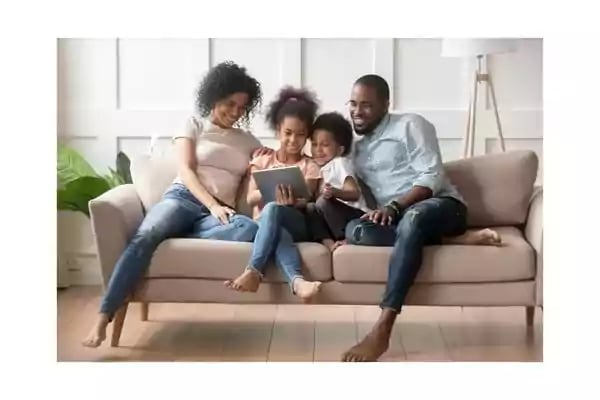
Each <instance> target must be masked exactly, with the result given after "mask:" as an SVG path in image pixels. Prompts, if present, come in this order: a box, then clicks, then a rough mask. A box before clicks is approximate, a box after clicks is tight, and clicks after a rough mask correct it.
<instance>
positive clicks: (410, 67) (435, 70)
mask: <svg viewBox="0 0 600 400" xmlns="http://www.w3.org/2000/svg"><path fill="white" fill-rule="evenodd" d="M440 51H441V40H440V39H396V48H395V62H394V64H395V83H396V84H395V89H396V90H395V93H394V100H395V107H396V108H400V109H406V108H416V109H423V108H433V109H440V108H442V109H448V108H449V109H455V108H466V107H467V104H468V91H467V90H466V85H465V83H466V80H465V78H466V76H467V74H466V72H467V70H466V65H465V61H464V60H462V59H460V58H444V57H440Z"/></svg>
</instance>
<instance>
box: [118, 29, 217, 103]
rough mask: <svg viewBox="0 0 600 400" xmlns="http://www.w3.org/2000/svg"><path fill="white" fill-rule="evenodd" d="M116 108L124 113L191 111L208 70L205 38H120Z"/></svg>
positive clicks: (206, 41)
mask: <svg viewBox="0 0 600 400" xmlns="http://www.w3.org/2000/svg"><path fill="white" fill-rule="evenodd" d="M118 58H119V70H118V72H119V77H118V78H119V106H120V108H122V109H126V110H181V109H184V110H188V109H189V110H193V106H194V93H195V90H196V87H197V85H198V82H199V80H200V78H201V77H202V76H203V75H204V73H205V72H206V71H207V70H208V40H207V39H120V40H119V41H118Z"/></svg>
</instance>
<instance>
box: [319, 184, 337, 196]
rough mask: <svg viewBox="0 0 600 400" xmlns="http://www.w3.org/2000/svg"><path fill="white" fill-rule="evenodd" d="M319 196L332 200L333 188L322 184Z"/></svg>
mask: <svg viewBox="0 0 600 400" xmlns="http://www.w3.org/2000/svg"><path fill="white" fill-rule="evenodd" d="M321 194H322V195H323V197H324V198H326V199H327V200H329V199H331V198H333V197H334V195H333V186H331V185H330V184H329V183H326V184H324V185H323V188H322V189H321Z"/></svg>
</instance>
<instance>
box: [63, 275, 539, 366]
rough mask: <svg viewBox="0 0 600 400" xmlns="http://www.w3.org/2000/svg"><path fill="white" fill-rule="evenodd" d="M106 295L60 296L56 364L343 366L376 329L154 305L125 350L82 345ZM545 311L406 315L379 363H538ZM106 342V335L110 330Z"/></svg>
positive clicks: (334, 318) (308, 309) (322, 311)
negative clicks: (347, 353)
mask: <svg viewBox="0 0 600 400" xmlns="http://www.w3.org/2000/svg"><path fill="white" fill-rule="evenodd" d="M100 292H101V289H100V288H99V287H92V286H80V287H71V288H68V289H61V290H59V291H58V296H57V297H58V316H57V329H58V343H57V344H58V354H57V359H58V360H59V361H338V360H339V357H340V354H341V353H342V352H343V351H344V350H346V349H347V348H348V347H349V346H351V345H353V344H354V343H356V341H357V340H358V339H359V338H361V337H362V336H363V335H364V334H365V333H366V332H367V331H368V329H369V328H370V327H371V325H372V323H373V321H374V320H375V319H376V317H377V315H378V313H379V309H378V307H376V306H323V305H308V306H305V305H228V304H151V306H150V314H149V319H148V321H145V322H143V321H141V319H140V315H141V314H140V313H141V307H140V305H139V304H137V303H133V304H132V305H130V307H129V311H128V313H127V318H126V320H125V326H124V328H123V334H122V336H121V343H120V347H118V348H111V347H110V346H109V345H108V341H107V342H105V343H103V344H102V346H101V347H100V348H98V349H88V348H85V347H83V346H81V345H80V341H81V339H82V338H83V337H84V336H85V335H86V333H87V331H88V330H89V329H90V326H91V324H92V321H93V319H94V317H95V316H96V313H97V310H98V304H99V299H100ZM542 330H543V325H542V310H541V309H539V308H538V309H537V310H536V316H535V325H534V327H533V329H527V328H526V325H525V308H524V307H501V308H500V307H498V308H496V307H494V308H489V307H487V308H482V307H481V308H480V307H464V308H461V307H405V308H404V310H403V312H402V314H401V315H400V317H399V318H398V321H397V323H396V328H395V329H394V331H393V337H392V341H391V347H390V349H389V351H388V352H387V353H386V354H385V355H384V356H383V357H382V359H381V361H542ZM108 334H109V336H110V328H109V332H108Z"/></svg>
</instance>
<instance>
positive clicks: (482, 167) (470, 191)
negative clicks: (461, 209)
mask: <svg viewBox="0 0 600 400" xmlns="http://www.w3.org/2000/svg"><path fill="white" fill-rule="evenodd" d="M444 166H445V170H446V174H447V175H448V177H449V178H450V181H451V182H452V183H453V184H454V185H455V186H456V187H457V189H458V191H459V192H460V194H461V195H462V196H463V197H464V199H465V200H466V202H467V204H468V206H469V214H468V223H469V226H471V227H475V226H502V225H506V226H508V225H518V224H522V223H524V222H525V219H526V218H527V210H528V208H529V200H530V199H531V195H532V193H533V184H534V182H535V179H536V176H537V171H538V158H537V155H536V154H535V153H534V152H533V151H528V150H524V151H510V152H506V153H498V154H489V155H485V156H480V157H474V158H470V159H464V160H457V161H451V162H448V163H446V164H444Z"/></svg>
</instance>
